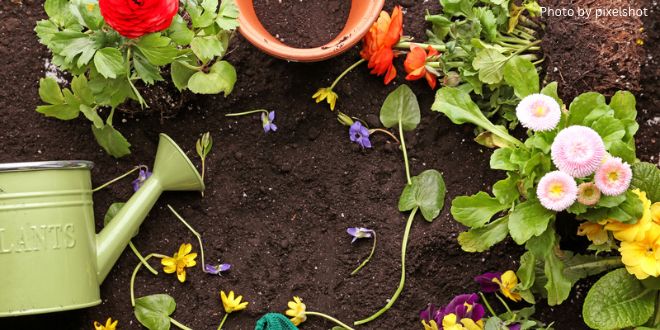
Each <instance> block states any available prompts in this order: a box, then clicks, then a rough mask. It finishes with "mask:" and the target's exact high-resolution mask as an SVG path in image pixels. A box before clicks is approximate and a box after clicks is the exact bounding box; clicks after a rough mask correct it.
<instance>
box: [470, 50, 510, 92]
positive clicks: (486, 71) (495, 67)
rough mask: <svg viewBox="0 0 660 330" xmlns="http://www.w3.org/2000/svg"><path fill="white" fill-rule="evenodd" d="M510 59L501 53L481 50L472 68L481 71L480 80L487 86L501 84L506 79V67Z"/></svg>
mask: <svg viewBox="0 0 660 330" xmlns="http://www.w3.org/2000/svg"><path fill="white" fill-rule="evenodd" d="M508 60H509V57H507V56H504V55H502V54H501V53H500V52H499V51H497V50H495V49H492V48H487V49H482V50H480V51H479V52H478V53H477V55H476V56H475V58H474V60H473V61H472V67H474V68H475V69H477V70H478V71H479V80H481V81H483V82H485V83H487V84H499V83H500V82H501V81H502V78H503V77H504V65H505V64H506V62H507V61H508Z"/></svg>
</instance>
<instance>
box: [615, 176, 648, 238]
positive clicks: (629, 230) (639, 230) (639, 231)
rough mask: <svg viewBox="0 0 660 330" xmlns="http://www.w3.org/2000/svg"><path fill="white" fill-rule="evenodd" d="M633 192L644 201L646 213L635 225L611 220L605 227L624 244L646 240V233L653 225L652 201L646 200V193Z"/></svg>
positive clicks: (636, 190) (637, 190)
mask: <svg viewBox="0 0 660 330" xmlns="http://www.w3.org/2000/svg"><path fill="white" fill-rule="evenodd" d="M632 192H633V193H634V194H635V195H637V196H638V197H639V199H640V200H641V201H642V205H643V208H644V213H643V214H642V217H641V218H639V220H638V221H637V223H635V224H625V223H622V222H619V221H616V220H609V223H608V224H607V225H605V229H607V230H609V231H611V232H612V233H613V234H614V237H615V238H616V239H618V240H620V241H623V242H635V241H641V240H643V239H644V235H646V232H647V231H648V230H649V229H651V225H652V224H653V222H652V219H651V201H650V200H649V199H648V198H646V193H645V192H643V191H640V190H639V189H635V190H632Z"/></svg>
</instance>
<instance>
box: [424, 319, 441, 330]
mask: <svg viewBox="0 0 660 330" xmlns="http://www.w3.org/2000/svg"><path fill="white" fill-rule="evenodd" d="M422 325H423V326H424V330H439V329H438V324H437V323H435V320H431V321H429V323H426V320H422Z"/></svg>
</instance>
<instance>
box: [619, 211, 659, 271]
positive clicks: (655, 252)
mask: <svg viewBox="0 0 660 330" xmlns="http://www.w3.org/2000/svg"><path fill="white" fill-rule="evenodd" d="M659 238H660V226H658V225H655V224H653V225H652V226H651V229H650V230H649V231H648V232H646V235H645V236H644V239H642V240H639V241H634V242H626V241H623V242H621V247H620V248H619V252H620V253H621V261H622V262H623V264H624V265H626V269H627V270H628V273H630V274H633V275H635V277H637V278H638V279H640V280H643V279H645V278H647V277H649V276H653V277H658V276H660V239H659Z"/></svg>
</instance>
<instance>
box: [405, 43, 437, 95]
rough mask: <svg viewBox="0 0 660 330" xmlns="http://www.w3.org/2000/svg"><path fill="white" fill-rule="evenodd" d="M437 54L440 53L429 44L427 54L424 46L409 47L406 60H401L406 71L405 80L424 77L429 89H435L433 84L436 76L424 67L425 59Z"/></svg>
mask: <svg viewBox="0 0 660 330" xmlns="http://www.w3.org/2000/svg"><path fill="white" fill-rule="evenodd" d="M439 54H440V53H438V51H437V50H435V49H433V47H431V46H429V48H428V54H427V53H426V51H424V48H422V47H420V46H417V45H412V46H411V47H410V53H408V56H407V57H406V60H405V61H404V62H403V66H404V67H405V68H406V72H408V75H407V76H406V80H417V79H421V78H422V77H426V82H428V83H429V86H431V89H435V84H436V82H437V80H438V78H437V76H436V75H435V73H433V72H430V71H429V70H427V69H426V60H427V59H428V58H430V57H435V56H438V55H439Z"/></svg>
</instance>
